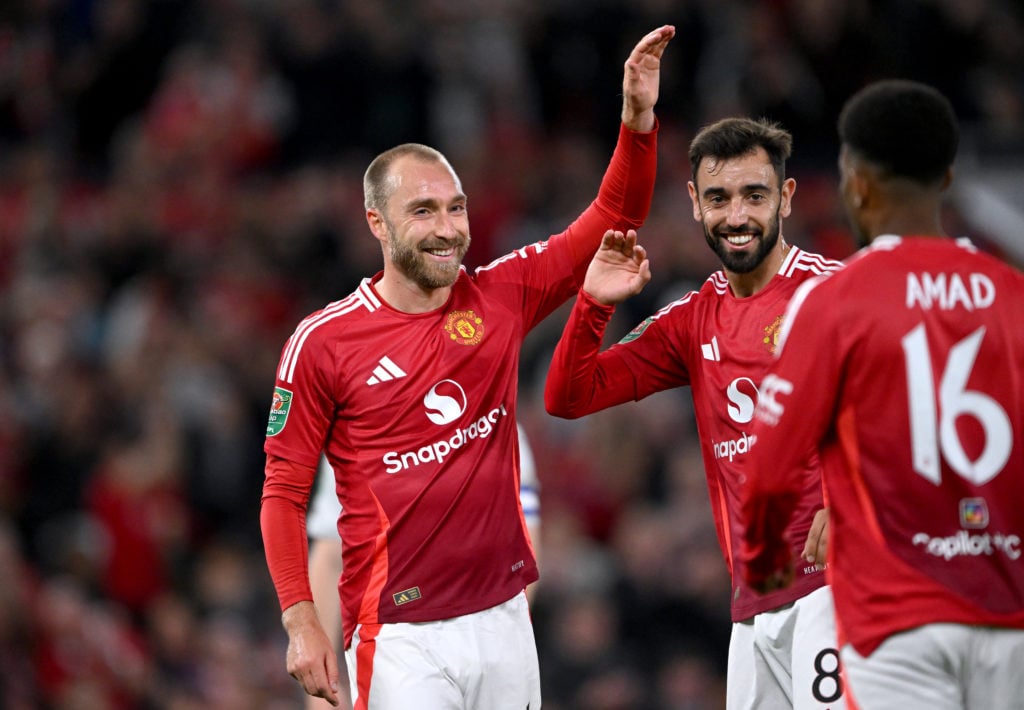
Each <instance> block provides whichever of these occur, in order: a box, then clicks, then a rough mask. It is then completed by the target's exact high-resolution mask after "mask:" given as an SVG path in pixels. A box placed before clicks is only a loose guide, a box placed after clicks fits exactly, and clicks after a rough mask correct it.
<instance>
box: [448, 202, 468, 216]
mask: <svg viewBox="0 0 1024 710" xmlns="http://www.w3.org/2000/svg"><path fill="white" fill-rule="evenodd" d="M449 212H451V213H452V214H464V213H465V212H466V206H465V205H464V204H461V203H460V204H457V205H452V206H451V209H450V210H449Z"/></svg>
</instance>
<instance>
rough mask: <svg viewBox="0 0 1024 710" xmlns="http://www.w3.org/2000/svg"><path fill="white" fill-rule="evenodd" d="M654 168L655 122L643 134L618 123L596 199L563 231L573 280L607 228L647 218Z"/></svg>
mask: <svg viewBox="0 0 1024 710" xmlns="http://www.w3.org/2000/svg"><path fill="white" fill-rule="evenodd" d="M657 168H658V123H657V122H655V124H654V129H653V130H651V131H649V132H646V133H637V132H635V131H631V130H629V129H628V128H626V125H625V124H620V125H619V139H618V142H617V143H616V145H615V152H614V153H613V154H612V159H611V162H610V163H609V164H608V168H607V169H606V170H605V173H604V177H603V178H602V179H601V187H600V188H599V189H598V191H597V199H595V200H594V201H593V202H592V203H591V204H590V206H589V207H588V208H587V209H586V210H585V211H584V212H583V214H581V215H580V216H579V217H578V218H577V219H576V221H575V222H573V223H572V225H570V226H569V228H568V229H567V230H566V232H565V233H566V236H567V237H568V240H569V253H570V254H571V256H572V260H573V263H574V264H575V270H576V276H577V281H579V282H580V283H582V282H583V276H584V275H585V274H586V270H587V265H588V264H589V263H590V259H591V258H592V257H593V256H594V252H596V251H597V248H598V247H599V246H600V245H601V238H602V237H603V236H604V233H605V231H607V230H609V229H620V230H622V231H625V230H627V229H639V228H640V226H641V225H643V223H644V221H645V220H646V219H647V213H648V212H649V211H650V208H651V198H652V197H653V196H654V179H655V177H656V173H657Z"/></svg>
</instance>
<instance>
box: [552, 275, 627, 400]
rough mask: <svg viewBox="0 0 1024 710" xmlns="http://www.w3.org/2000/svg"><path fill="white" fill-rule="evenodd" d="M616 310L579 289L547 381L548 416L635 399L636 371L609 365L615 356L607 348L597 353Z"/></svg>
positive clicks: (556, 349) (556, 348)
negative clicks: (603, 351) (634, 376)
mask: <svg viewBox="0 0 1024 710" xmlns="http://www.w3.org/2000/svg"><path fill="white" fill-rule="evenodd" d="M614 312H615V307H614V306H606V305H603V304H600V303H598V302H597V301H595V300H594V299H593V298H591V296H590V295H589V294H588V293H587V292H586V291H583V290H580V292H579V295H578V296H577V297H576V303H575V305H573V308H572V312H571V313H570V314H569V320H568V322H567V323H566V324H565V331H564V332H563V333H562V337H561V338H560V339H559V340H558V344H557V345H556V346H555V353H554V356H553V357H552V358H551V366H550V368H549V369H548V376H547V378H546V380H545V382H544V406H545V407H546V408H547V410H548V413H549V414H552V415H554V416H556V417H564V418H566V419H575V418H577V417H582V416H583V415H585V414H590V413H592V412H597V411H600V410H602V409H606V408H608V407H611V406H614V405H616V404H622V403H623V402H629V401H632V400H634V399H636V386H635V383H634V380H633V377H632V373H630V372H629V371H628V369H627V368H624V367H616V366H614V365H612V364H609V361H610V360H611V359H612V357H613V356H611V355H610V354H608V353H607V352H606V353H598V350H600V348H601V340H602V339H603V338H604V332H605V329H606V328H607V327H608V321H610V320H611V318H612V314H613V313H614ZM616 362H617V359H616Z"/></svg>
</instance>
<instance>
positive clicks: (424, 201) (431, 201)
mask: <svg viewBox="0 0 1024 710" xmlns="http://www.w3.org/2000/svg"><path fill="white" fill-rule="evenodd" d="M466 201H467V198H466V196H465V195H464V194H462V193H461V192H460V193H458V194H456V195H455V196H454V197H452V199H451V200H450V201H448V202H447V204H456V203H459V202H466ZM440 204H442V201H441V200H438V199H437V198H435V197H417V198H415V199H412V200H409V201H408V202H406V203H405V208H406V209H408V210H415V209H418V208H420V207H434V206H437V205H440Z"/></svg>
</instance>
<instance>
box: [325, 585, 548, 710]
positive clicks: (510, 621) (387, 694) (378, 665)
mask: <svg viewBox="0 0 1024 710" xmlns="http://www.w3.org/2000/svg"><path fill="white" fill-rule="evenodd" d="M345 662H346V665H347V666H348V673H349V679H350V684H351V687H352V699H353V707H354V708H355V710H409V709H410V708H416V710H504V709H506V708H507V709H508V710H523V709H524V708H530V709H531V710H539V708H540V669H539V667H538V664H537V645H536V642H535V641H534V636H533V624H532V622H531V621H530V610H529V607H528V606H527V603H526V595H525V594H517V595H516V596H515V597H513V598H512V599H510V600H508V601H507V602H504V603H503V604H499V605H498V606H495V607H491V608H490V609H484V610H483V611H479V612H476V613H474V614H467V615H465V616H458V617H455V618H453V619H444V620H442V621H427V622H417V623H400V624H374V625H372V626H369V625H360V626H357V627H356V631H355V635H354V636H353V638H352V645H351V646H350V647H349V649H348V651H346V652H345Z"/></svg>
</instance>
